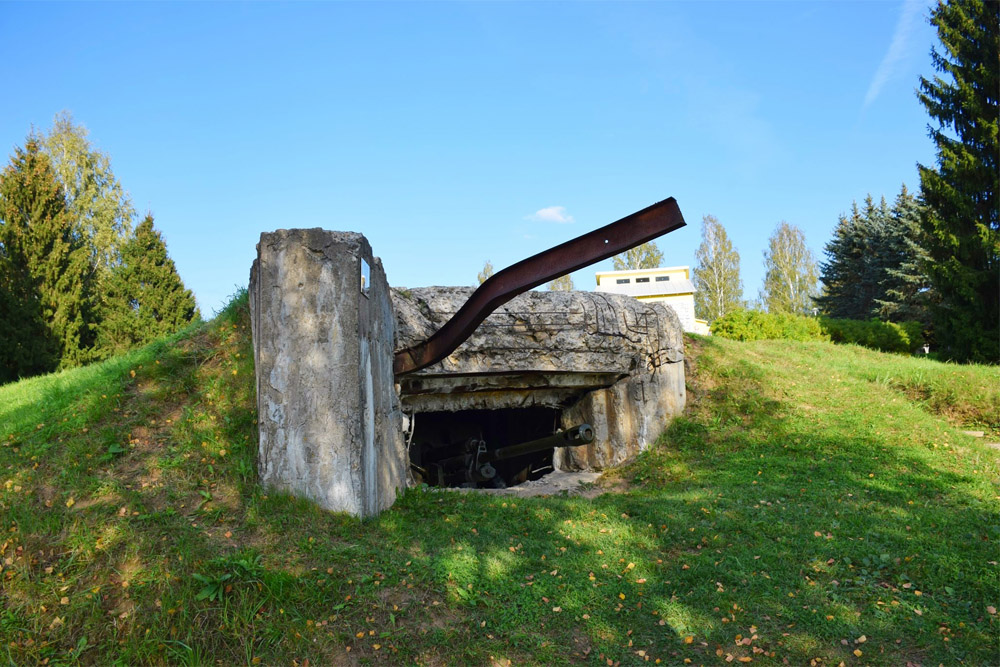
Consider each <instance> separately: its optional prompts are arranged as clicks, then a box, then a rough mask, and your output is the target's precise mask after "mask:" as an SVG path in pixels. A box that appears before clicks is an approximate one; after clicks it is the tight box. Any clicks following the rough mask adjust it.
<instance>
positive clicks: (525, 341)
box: [250, 221, 685, 516]
mask: <svg viewBox="0 0 1000 667" xmlns="http://www.w3.org/2000/svg"><path fill="white" fill-rule="evenodd" d="M616 224H617V223H616ZM680 224H683V222H682V221H681V223H680ZM599 231H600V230H599ZM604 242H605V243H607V241H604ZM474 291H475V290H474V289H473V288H470V287H425V288H416V289H391V288H390V287H389V285H388V284H387V282H386V279H385V272H384V270H383V269H382V265H381V261H380V260H379V259H378V258H377V257H375V256H374V255H373V253H372V249H371V247H370V246H369V244H368V241H367V239H365V238H364V237H363V236H362V235H360V234H355V233H349V232H330V231H325V230H320V229H305V230H303V229H298V230H278V231H276V232H272V233H265V234H262V235H261V240H260V243H259V244H258V258H257V260H256V261H255V262H254V266H253V268H252V270H251V279H250V305H251V311H252V322H253V336H254V354H255V362H256V374H257V401H258V415H259V417H258V418H259V431H260V444H259V462H258V470H259V474H260V478H261V482H262V484H264V485H265V486H267V487H269V488H275V489H279V490H284V491H288V492H290V493H292V494H294V495H298V496H302V497H306V498H309V499H311V500H313V501H315V502H316V503H317V504H319V505H320V506H322V507H324V508H326V509H330V510H334V511H346V512H348V513H351V514H355V515H359V516H372V515H375V514H377V513H379V512H380V511H382V510H383V509H386V508H388V507H390V506H391V505H392V504H393V502H394V501H395V499H396V497H397V495H398V494H399V493H400V492H401V490H402V489H403V488H404V487H405V486H407V485H408V484H414V483H419V482H421V481H423V482H427V483H431V484H436V485H440V486H473V487H486V488H495V487H502V486H512V485H516V484H518V483H520V482H523V481H530V480H532V479H536V478H537V477H539V476H541V475H544V474H545V473H547V472H550V471H552V470H555V471H564V472H574V471H581V472H582V471H600V470H603V469H605V468H607V467H609V466H613V465H617V464H619V463H621V462H623V461H625V460H626V459H628V458H631V457H632V456H634V455H635V454H636V453H638V452H639V451H641V450H642V449H645V448H646V447H648V446H649V445H650V444H651V443H652V442H653V441H654V440H655V439H656V438H657V437H658V436H659V434H660V433H661V432H662V431H663V429H664V428H665V427H666V425H667V424H668V423H669V421H670V420H671V419H672V417H673V416H674V415H677V414H679V413H680V412H681V410H682V409H683V407H684V400H685V395H684V370H683V367H684V364H683V363H680V362H682V361H683V338H682V330H681V325H680V322H679V321H678V318H677V316H676V314H675V313H674V312H673V310H671V309H670V308H668V307H665V306H663V305H661V304H656V303H643V302H639V301H637V300H635V299H632V298H630V297H626V296H621V295H615V294H602V293H595V292H535V291H528V292H525V293H523V294H520V295H519V296H517V297H515V298H513V299H510V300H509V301H507V302H506V303H504V304H503V305H502V306H500V307H499V308H497V309H496V310H494V311H493V312H492V314H490V315H489V316H488V317H486V319H485V320H483V321H481V323H480V324H479V325H478V326H477V328H475V330H474V331H473V332H472V333H471V334H470V335H469V336H468V338H467V339H465V341H464V342H463V343H462V344H461V345H459V346H458V347H457V348H455V349H453V351H451V352H450V353H449V354H447V356H444V357H443V358H440V357H439V359H440V360H439V361H437V362H434V363H430V365H421V366H420V367H419V368H418V369H416V370H407V371H405V372H399V369H398V367H395V368H394V360H395V361H396V362H398V361H399V359H400V354H401V352H400V351H401V350H404V351H405V350H408V349H412V347H413V346H414V345H415V344H419V343H421V342H422V341H426V340H428V339H429V338H430V337H431V336H432V335H433V334H434V333H435V332H436V331H438V330H439V329H441V328H442V326H443V324H444V323H445V322H447V321H449V320H450V319H451V318H452V316H453V315H454V314H455V313H456V312H457V311H458V310H459V309H460V308H461V307H462V305H463V304H464V303H465V302H466V301H468V300H469V297H470V296H471V295H472V294H473V292H474ZM584 425H586V426H587V428H579V427H582V426H584ZM584 435H587V437H586V438H584V437H583V436H584ZM552 436H555V438H556V439H557V440H558V439H559V438H562V440H561V441H560V442H557V443H555V444H557V445H559V446H544V447H538V448H537V451H530V452H528V451H521V450H518V449H517V448H518V446H519V445H521V444H523V443H526V442H528V443H535V444H537V441H538V440H542V439H545V438H550V437H552ZM574 438H575V439H574ZM547 444H548V445H551V444H552V443H547ZM473 450H474V451H476V452H480V451H481V452H483V453H484V458H482V459H477V458H473V459H469V458H468V456H469V452H470V451H473ZM496 452H505V454H511V452H514V453H515V454H514V455H510V456H505V457H504V458H502V460H499V459H497V460H493V459H490V460H487V459H489V457H490V456H491V455H493V454H495V453H496ZM448 460H451V461H452V462H454V461H456V460H457V461H459V462H460V465H458V466H452V464H451V463H447V462H448ZM470 460H472V461H473V462H474V463H476V465H474V466H472V468H474V469H475V470H473V471H472V472H471V473H470V474H466V473H465V470H468V469H469V465H468V463H469V461H470ZM484 461H486V462H487V463H489V464H490V465H491V466H492V467H493V469H494V470H495V474H493V475H489V474H485V473H484V472H483V471H484V470H486V468H484V467H483V466H482V465H480V464H482V463H483V462H484ZM446 463H447V465H446ZM435 466H436V467H437V468H435ZM463 466H464V468H463ZM453 468H455V469H453ZM488 472H489V471H488V470H486V473H488Z"/></svg>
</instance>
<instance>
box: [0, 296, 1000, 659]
mask: <svg viewBox="0 0 1000 667" xmlns="http://www.w3.org/2000/svg"><path fill="white" fill-rule="evenodd" d="M689 357H692V358H695V359H696V361H695V363H696V366H697V372H696V373H694V374H692V376H691V377H690V383H691V386H690V389H691V392H690V395H689V399H690V403H691V408H690V410H689V411H688V414H687V415H686V416H685V417H683V418H681V419H678V420H677V421H676V422H675V424H674V425H673V426H672V427H671V428H670V429H669V430H668V432H667V433H666V434H664V437H663V438H662V439H661V441H660V443H659V444H658V445H657V446H656V447H654V448H652V449H651V450H650V451H648V452H646V453H644V454H643V455H642V456H640V457H639V459H638V460H637V461H635V462H634V463H633V464H631V465H629V466H627V467H625V468H623V469H621V470H619V471H616V472H615V473H614V475H613V476H612V479H611V480H609V482H608V483H609V484H614V485H615V488H616V491H617V492H615V493H608V494H605V495H602V496H599V497H597V498H595V499H593V500H587V499H584V498H579V497H573V498H567V497H551V498H537V499H510V498H502V497H496V496H483V495H479V494H468V493H457V492H447V491H445V492H435V491H431V490H427V489H413V490H410V491H408V492H407V493H406V494H405V496H404V497H403V498H402V499H401V500H400V501H399V502H398V503H397V505H396V507H394V508H393V509H392V510H391V511H388V512H386V513H384V514H383V515H381V516H380V517H379V518H377V519H373V520H369V521H364V522H362V521H359V520H356V519H352V518H349V517H346V516H342V515H334V514H330V513H326V512H322V511H319V510H317V509H315V508H314V507H312V506H311V505H310V504H308V503H305V502H300V501H297V500H294V499H292V498H289V497H287V496H282V495H274V494H268V493H266V492H265V491H264V490H262V489H260V488H259V487H258V486H257V484H256V476H255V457H256V425H255V423H254V419H255V412H254V409H253V408H254V400H253V392H254V388H253V386H254V385H253V370H252V355H251V350H250V345H249V327H248V323H247V312H246V301H245V296H244V297H243V298H240V299H237V300H236V301H234V303H233V304H232V305H231V306H230V307H229V308H228V309H227V310H226V311H225V312H224V313H222V314H221V315H220V316H219V317H218V318H216V320H214V321H213V322H211V323H208V324H206V325H202V326H200V327H199V328H196V329H193V330H190V331H187V332H185V333H183V334H181V335H178V336H176V337H174V338H172V339H169V340H165V341H161V342H159V343H156V344H154V345H152V346H150V347H147V348H144V349H142V350H139V351H137V352H135V353H132V354H131V355H128V356H126V357H120V358H116V359H113V360H110V361H109V362H107V363H104V364H101V365H97V366H92V367H87V368H83V369H77V370H75V371H72V372H66V373H60V374H57V375H52V376H47V377H44V378H37V379H33V380H29V381H25V382H21V383H17V384H14V385H9V386H5V387H2V388H0V441H2V446H0V483H2V486H0V517H3V519H2V520H3V526H2V530H3V535H2V536H0V568H2V569H0V600H2V603H3V604H2V610H0V640H2V642H0V655H3V656H4V657H5V658H6V659H7V660H8V661H10V662H13V663H19V664H20V663H39V662H42V661H45V660H48V661H49V662H48V664H75V663H84V664H110V663H114V662H118V663H121V664H143V663H157V664H159V663H190V664H201V663H208V662H216V661H218V662H221V663H222V664H238V663H248V664H258V663H260V664H295V663H293V661H295V662H296V663H297V664H299V665H302V664H305V661H306V660H309V662H310V664H354V663H360V662H387V663H393V664H398V663H403V664H413V663H419V664H426V663H431V664H507V663H508V661H512V662H514V663H532V664H558V663H568V662H580V661H588V662H599V663H601V664H608V663H610V664H614V663H617V662H620V663H623V664H638V663H645V662H651V663H657V662H659V663H660V664H671V665H672V664H683V663H685V662H687V661H691V662H692V663H693V664H720V665H723V664H728V663H743V662H753V663H764V664H781V663H782V662H783V661H784V660H788V661H789V662H790V663H791V664H808V663H810V661H814V662H815V661H817V660H820V659H821V660H822V663H821V664H833V665H836V664H838V663H839V662H841V661H843V662H844V663H845V664H885V665H897V664H905V662H906V661H907V660H910V661H912V662H915V663H921V664H938V663H945V664H954V663H956V662H958V661H964V662H965V663H966V664H976V665H978V664H995V663H997V662H998V661H1000V660H998V658H1000V656H998V654H997V646H998V630H997V628H998V622H997V616H996V615H995V612H996V607H998V606H1000V599H998V598H1000V593H998V590H1000V581H998V574H997V573H998V567H997V560H998V555H997V554H998V548H997V544H998V540H1000V513H998V507H1000V503H998V497H1000V489H998V484H997V481H998V477H1000V475H998V473H1000V468H998V452H997V451H996V450H994V449H991V448H989V447H987V446H986V445H985V444H984V441H983V439H976V438H971V437H968V436H965V435H962V434H961V432H960V430H959V429H958V427H959V426H960V425H961V424H967V423H976V424H979V425H981V427H983V428H984V429H985V430H989V429H996V428H997V423H996V419H997V414H998V410H997V409H996V407H997V405H998V402H997V401H998V393H1000V376H998V371H997V369H993V368H983V367H972V366H964V367H957V366H951V365H944V364H939V363H935V362H931V361H927V360H918V359H905V358H901V357H897V356H891V355H884V354H879V353H876V352H871V351H868V350H864V349H861V348H855V347H834V346H833V345H832V344H830V343H820V342H815V343H796V342H790V341H760V342H753V343H738V342H734V341H727V340H721V339H711V340H705V339H697V340H695V341H694V342H693V344H692V345H690V346H689ZM990 435H992V436H993V437H994V439H996V435H997V434H996V432H995V431H991V432H990ZM987 439H988V438H987ZM994 441H995V440H994ZM817 664H819V663H817Z"/></svg>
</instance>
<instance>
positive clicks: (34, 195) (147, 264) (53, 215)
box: [0, 112, 200, 383]
mask: <svg viewBox="0 0 1000 667" xmlns="http://www.w3.org/2000/svg"><path fill="white" fill-rule="evenodd" d="M136 219H137V215H136V212H135V209H134V207H133V205H132V202H131V200H130V198H129V196H128V194H127V192H126V191H125V190H124V188H123V187H122V185H121V183H120V182H119V181H118V179H117V178H116V177H115V175H114V172H113V171H112V169H111V161H110V158H109V157H108V156H107V155H106V154H105V153H103V152H101V151H99V150H97V149H96V148H94V147H93V146H92V145H91V143H90V141H89V139H88V132H87V129H86V128H85V127H83V126H82V125H77V124H75V123H74V122H73V118H72V116H71V115H70V114H69V113H68V112H64V113H62V114H59V115H57V116H56V118H55V121H54V122H53V125H52V128H51V129H50V130H49V131H48V132H44V133H42V132H36V131H34V130H32V132H31V133H30V134H29V135H28V137H27V138H26V140H25V142H24V145H23V146H18V147H15V149H14V152H13V154H12V155H11V156H10V161H9V163H8V164H7V165H6V167H5V168H4V169H3V172H2V174H0V383H4V382H9V381H12V380H17V379H19V378H25V377H30V376H33V375H38V374H41V373H47V372H51V371H53V370H58V369H63V368H70V367H73V366H79V365H81V364H84V363H88V362H92V361H97V360H101V359H105V358H107V357H110V356H112V355H115V354H119V353H121V352H124V351H126V350H128V349H131V348H133V347H136V346H138V345H143V344H145V343H147V342H149V341H151V340H153V339H154V338H156V337H158V336H161V335H163V334H165V333H169V332H173V331H176V330H177V329H179V328H180V327H182V326H184V325H185V324H188V323H190V322H193V321H195V320H196V319H198V318H199V317H200V316H199V313H198V309H197V306H196V304H195V300H194V296H193V295H192V294H191V292H190V291H189V290H187V289H185V287H184V284H183V282H182V281H181V279H180V276H179V275H178V274H177V270H176V268H175V266H174V263H173V261H172V260H171V259H170V258H169V257H168V255H167V248H166V245H165V243H164V241H163V238H162V236H161V235H160V233H159V232H158V231H157V230H156V229H155V226H154V222H153V216H152V214H150V213H147V214H146V215H145V216H143V218H142V220H141V221H140V222H139V223H138V224H136Z"/></svg>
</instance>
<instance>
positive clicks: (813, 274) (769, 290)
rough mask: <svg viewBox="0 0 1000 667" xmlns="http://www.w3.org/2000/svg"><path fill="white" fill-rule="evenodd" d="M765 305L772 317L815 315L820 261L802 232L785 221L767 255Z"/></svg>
mask: <svg viewBox="0 0 1000 667" xmlns="http://www.w3.org/2000/svg"><path fill="white" fill-rule="evenodd" d="M764 265H765V268H766V273H765V275H764V288H763V289H762V290H761V293H760V300H761V303H762V304H763V306H764V307H765V308H767V312H769V313H798V314H800V315H807V314H810V313H812V308H813V301H812V298H813V297H814V296H816V278H817V269H816V258H815V257H814V256H813V253H812V251H811V250H809V247H808V246H806V237H805V235H804V234H803V233H802V230H801V229H799V228H798V227H796V226H794V225H790V224H788V223H787V222H784V221H782V222H781V223H780V224H779V225H778V227H777V229H775V230H774V234H772V235H771V238H770V240H769V241H768V249H767V250H765V251H764Z"/></svg>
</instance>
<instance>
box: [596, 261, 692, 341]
mask: <svg viewBox="0 0 1000 667" xmlns="http://www.w3.org/2000/svg"><path fill="white" fill-rule="evenodd" d="M595 275H596V278H597V290H596V291H598V292H608V293H611V294H625V295H627V296H631V297H635V298H636V299H639V300H640V301H661V302H663V303H665V304H667V305H668V306H670V307H671V308H673V309H674V312H676V313H677V317H678V318H680V321H681V326H682V327H683V328H684V331H688V332H690V333H697V334H704V335H708V322H706V321H705V320H699V319H697V318H696V317H695V312H694V283H692V282H691V271H690V269H689V268H688V267H686V266H668V267H660V268H657V269H632V270H625V271H598V272H597V274H595Z"/></svg>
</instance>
